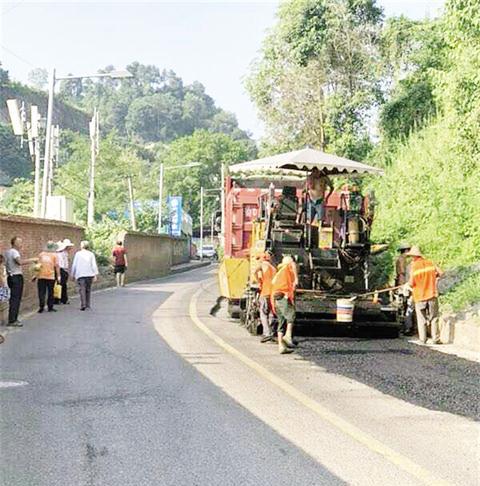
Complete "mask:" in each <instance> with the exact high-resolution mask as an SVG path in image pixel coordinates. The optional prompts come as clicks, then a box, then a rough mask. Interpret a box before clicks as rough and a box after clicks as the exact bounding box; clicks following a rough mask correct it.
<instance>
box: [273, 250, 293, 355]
mask: <svg viewBox="0 0 480 486" xmlns="http://www.w3.org/2000/svg"><path fill="white" fill-rule="evenodd" d="M297 285H298V276H297V267H296V266H295V262H294V261H293V259H292V257H291V256H284V257H283V259H282V263H281V264H280V265H279V266H278V268H277V273H276V274H275V276H274V277H273V280H272V296H271V302H272V307H273V310H274V312H275V313H276V315H277V318H278V333H277V335H278V349H279V351H280V354H288V353H291V352H292V349H291V348H293V347H295V344H294V343H293V324H294V322H295V289H296V287H297Z"/></svg>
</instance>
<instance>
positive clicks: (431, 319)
mask: <svg viewBox="0 0 480 486" xmlns="http://www.w3.org/2000/svg"><path fill="white" fill-rule="evenodd" d="M406 255H407V256H409V257H412V258H413V262H412V264H411V268H410V278H409V282H408V286H409V287H410V288H411V289H412V295H413V301H414V302H415V312H416V315H417V326H418V337H419V339H420V341H421V342H422V343H426V342H427V326H428V325H430V326H431V336H432V343H433V344H440V330H439V325H438V324H439V310H438V286H437V282H438V279H439V278H440V277H441V276H442V275H443V272H442V271H441V270H440V269H439V268H438V267H437V266H436V265H435V264H434V263H433V262H432V261H430V260H427V259H426V258H424V257H423V255H422V252H421V251H420V248H419V247H418V246H412V248H411V249H410V250H409V251H408V252H407V253H406Z"/></svg>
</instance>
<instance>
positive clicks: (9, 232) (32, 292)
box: [0, 214, 85, 311]
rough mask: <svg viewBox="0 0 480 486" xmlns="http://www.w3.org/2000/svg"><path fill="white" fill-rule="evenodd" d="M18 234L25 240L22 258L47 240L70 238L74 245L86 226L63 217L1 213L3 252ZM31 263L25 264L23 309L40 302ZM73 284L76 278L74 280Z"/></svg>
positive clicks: (36, 252)
mask: <svg viewBox="0 0 480 486" xmlns="http://www.w3.org/2000/svg"><path fill="white" fill-rule="evenodd" d="M13 236H19V237H20V238H22V240H23V250H22V251H21V255H22V257H23V258H31V257H36V256H38V254H39V253H40V252H41V251H42V249H43V247H44V246H45V243H46V242H47V241H48V240H53V241H58V240H63V239H64V238H70V240H72V242H73V243H74V244H75V247H76V248H78V247H79V246H80V241H81V240H83V239H85V237H84V230H83V228H81V227H80V226H76V225H74V224H70V223H64V222H62V221H51V220H45V219H35V218H27V217H23V216H12V215H5V214H0V252H1V253H3V252H4V251H5V250H7V249H8V248H10V240H11V238H12V237H13ZM31 267H32V265H26V266H24V268H23V270H24V277H25V292H24V297H23V300H22V308H21V310H22V311H26V310H30V309H33V308H35V307H36V306H37V305H38V304H37V289H36V284H35V283H32V281H31V279H32V276H33V274H32V272H31ZM71 285H72V288H73V282H72V283H71Z"/></svg>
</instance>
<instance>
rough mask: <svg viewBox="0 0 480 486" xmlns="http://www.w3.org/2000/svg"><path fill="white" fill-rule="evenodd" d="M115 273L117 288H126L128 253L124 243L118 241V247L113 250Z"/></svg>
mask: <svg viewBox="0 0 480 486" xmlns="http://www.w3.org/2000/svg"><path fill="white" fill-rule="evenodd" d="M112 257H113V271H114V273H115V277H116V279H117V287H125V272H126V270H127V267H128V260H127V251H126V250H125V248H124V246H123V241H122V240H118V241H117V245H116V246H115V247H114V249H113V250H112Z"/></svg>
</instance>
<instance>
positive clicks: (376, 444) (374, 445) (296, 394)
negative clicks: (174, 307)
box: [189, 288, 451, 486]
mask: <svg viewBox="0 0 480 486" xmlns="http://www.w3.org/2000/svg"><path fill="white" fill-rule="evenodd" d="M203 291H204V289H202V288H200V289H198V290H197V291H196V292H195V294H194V295H193V296H192V298H191V300H190V306H189V313H190V318H191V319H192V321H193V322H194V324H195V325H196V326H197V327H198V329H200V331H202V332H203V333H204V334H206V335H207V336H208V337H209V338H211V339H212V340H213V341H214V342H215V343H216V344H217V345H218V346H220V347H221V348H222V349H224V350H225V351H226V352H227V353H229V354H231V355H232V356H235V357H236V358H237V359H238V360H240V361H241V362H242V363H244V364H246V365H247V366H248V367H249V368H251V369H252V370H254V371H255V372H256V373H258V374H259V375H260V376H262V377H263V378H265V379H266V380H268V381H269V382H271V383H272V384H273V385H275V386H276V387H278V388H279V389H281V390H282V391H284V392H285V393H286V394H287V395H289V396H291V397H292V398H294V399H295V400H297V401H298V402H299V403H301V404H302V405H304V406H305V407H307V408H309V409H310V410H312V411H313V412H315V413H316V414H317V415H318V416H319V417H320V418H321V419H323V420H325V421H326V422H328V423H329V424H330V425H332V426H333V427H335V428H336V429H338V430H340V431H341V432H343V433H344V434H346V435H348V436H350V437H351V438H353V439H354V440H356V441H357V442H359V443H360V444H362V445H364V446H365V447H367V448H368V449H370V450H371V451H373V452H376V453H377V454H379V455H380V456H382V457H384V458H385V459H386V460H387V461H389V462H390V463H392V464H394V465H395V466H397V467H398V468H399V469H401V470H403V471H405V472H407V473H408V474H410V475H412V476H414V477H415V478H417V479H419V480H420V481H422V482H423V483H425V484H428V485H429V486H433V485H435V486H451V485H450V483H448V482H447V481H444V480H442V479H439V478H437V477H435V476H434V475H433V474H432V473H431V472H430V471H427V470H426V469H425V468H423V467H422V466H420V465H418V464H416V463H415V462H413V461H412V460H410V459H409V458H408V457H405V456H404V455H402V454H400V453H399V452H397V451H395V450H393V449H391V448H390V447H388V446H387V445H385V444H384V443H382V442H380V441H379V440H377V439H375V438H374V437H372V436H371V435H369V434H367V433H366V432H364V431H363V430H361V429H359V428H358V427H356V426H355V425H353V424H351V423H349V422H347V421H346V420H344V419H343V418H341V417H340V416H339V415H337V414H335V413H333V412H331V411H330V410H328V409H327V408H325V407H324V406H322V405H320V403H318V402H317V401H315V400H313V399H312V398H310V397H309V396H308V395H306V394H305V393H303V392H301V391H300V390H298V389H297V388H295V387H293V386H292V385H290V384H289V383H287V382H286V381H284V380H283V379H282V378H280V377H278V376H277V375H275V374H273V373H272V372H270V371H269V370H267V369H266V368H264V367H263V366H262V365H260V364H258V363H257V362H256V361H254V360H253V359H251V358H249V357H248V356H246V355H245V354H243V353H242V352H240V351H239V350H238V349H236V348H234V347H233V346H231V345H230V344H228V343H227V342H226V341H224V340H223V339H222V338H221V337H220V336H218V335H217V334H216V333H214V332H213V331H212V330H211V329H210V328H208V327H207V326H206V325H205V324H204V323H203V322H202V321H201V320H200V318H199V317H198V312H197V301H198V296H199V295H200V294H201V293H202V292H203Z"/></svg>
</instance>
